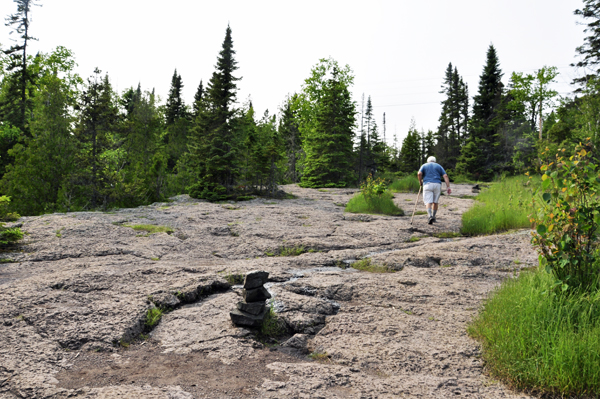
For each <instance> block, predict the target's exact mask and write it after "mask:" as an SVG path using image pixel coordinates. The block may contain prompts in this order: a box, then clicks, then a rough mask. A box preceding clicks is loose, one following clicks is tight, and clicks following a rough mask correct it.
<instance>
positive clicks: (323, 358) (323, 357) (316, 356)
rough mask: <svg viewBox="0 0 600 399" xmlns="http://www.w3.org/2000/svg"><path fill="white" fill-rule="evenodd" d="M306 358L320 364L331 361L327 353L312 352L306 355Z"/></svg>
mask: <svg viewBox="0 0 600 399" xmlns="http://www.w3.org/2000/svg"><path fill="white" fill-rule="evenodd" d="M308 357H309V358H310V359H312V360H314V361H317V362H320V363H325V362H330V361H331V359H330V358H329V355H328V354H327V352H313V353H311V354H310V355H308Z"/></svg>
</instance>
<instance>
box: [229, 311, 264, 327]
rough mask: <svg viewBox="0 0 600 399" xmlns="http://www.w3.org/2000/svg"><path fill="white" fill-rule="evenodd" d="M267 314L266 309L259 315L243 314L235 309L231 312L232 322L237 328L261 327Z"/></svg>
mask: <svg viewBox="0 0 600 399" xmlns="http://www.w3.org/2000/svg"><path fill="white" fill-rule="evenodd" d="M266 314H267V311H266V309H263V311H262V312H261V313H259V314H257V315H254V314H250V313H246V312H242V311H241V310H239V309H233V310H232V311H231V312H229V316H231V321H232V322H233V324H235V325H237V326H247V327H260V326H261V325H262V322H263V320H264V319H265V316H266Z"/></svg>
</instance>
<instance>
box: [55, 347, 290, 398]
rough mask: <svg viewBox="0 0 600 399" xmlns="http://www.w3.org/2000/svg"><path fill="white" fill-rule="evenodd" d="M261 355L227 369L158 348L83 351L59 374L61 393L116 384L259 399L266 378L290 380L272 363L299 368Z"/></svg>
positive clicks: (273, 354)
mask: <svg viewBox="0 0 600 399" xmlns="http://www.w3.org/2000/svg"><path fill="white" fill-rule="evenodd" d="M256 345H257V347H259V348H260V349H259V350H256V351H255V352H254V356H253V357H252V358H249V359H244V360H237V361H234V362H232V363H231V364H224V363H222V362H221V361H219V360H216V359H212V358H209V357H208V356H207V354H206V353H198V352H192V353H187V354H175V353H162V352H161V347H160V343H158V342H156V341H146V342H144V343H143V344H140V343H136V344H133V345H131V346H130V347H129V348H128V349H126V350H119V351H118V352H115V353H97V352H81V353H80V355H79V356H78V358H77V361H76V362H75V364H74V365H73V366H72V367H71V368H70V369H69V370H64V371H61V372H60V373H58V374H57V375H56V378H57V379H58V380H59V381H60V383H59V384H58V387H59V388H66V389H69V390H75V391H76V390H78V389H81V388H85V387H87V388H102V387H108V386H116V385H127V386H129V387H140V388H143V387H144V386H148V385H151V386H156V387H164V386H179V387H181V388H182V389H183V390H184V391H185V392H188V393H190V394H192V395H193V396H194V397H195V398H202V397H228V398H238V397H243V398H251V397H257V396H258V393H257V392H256V390H255V387H256V386H259V385H260V384H262V383H263V381H264V379H265V378H267V379H269V380H271V381H275V382H285V381H287V379H288V378H287V376H285V375H283V374H278V373H276V372H274V371H273V370H270V369H268V368H267V367H266V365H268V364H270V363H273V362H284V363H297V362H299V361H301V360H300V359H298V358H296V357H294V356H291V355H288V354H285V353H282V352H281V351H277V350H271V349H269V348H266V347H262V348H261V345H259V344H256Z"/></svg>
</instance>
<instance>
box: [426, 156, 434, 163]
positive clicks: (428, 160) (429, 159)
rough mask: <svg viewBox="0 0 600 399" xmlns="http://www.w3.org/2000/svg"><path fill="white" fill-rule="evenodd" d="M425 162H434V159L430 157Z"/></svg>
mask: <svg viewBox="0 0 600 399" xmlns="http://www.w3.org/2000/svg"><path fill="white" fill-rule="evenodd" d="M427 162H435V157H433V156H431V157H429V158H427Z"/></svg>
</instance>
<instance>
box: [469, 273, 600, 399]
mask: <svg viewBox="0 0 600 399" xmlns="http://www.w3.org/2000/svg"><path fill="white" fill-rule="evenodd" d="M553 285H554V278H553V277H552V275H551V274H549V273H546V272H545V271H543V270H540V269H535V270H534V271H532V272H521V274H520V275H519V277H518V278H516V279H508V280H506V281H505V282H504V283H503V284H502V286H501V287H500V288H499V289H498V290H497V291H495V292H494V293H493V294H492V295H491V296H490V298H488V299H487V300H486V302H485V304H484V307H483V310H482V312H481V313H480V314H479V316H477V317H476V319H475V320H474V321H473V323H472V324H471V325H470V326H469V328H468V331H469V334H470V335H471V336H473V337H474V338H476V339H477V340H479V341H480V342H481V344H482V348H483V357H484V360H485V362H486V366H487V368H488V369H489V370H490V372H491V373H492V375H493V376H494V377H495V378H498V379H501V380H502V381H504V382H505V383H507V384H509V385H510V386H512V387H514V388H516V389H520V390H525V391H529V392H535V393H538V394H540V395H543V394H554V395H564V397H572V395H575V396H584V397H598V395H600V290H598V289H595V290H593V291H592V292H593V293H592V294H582V293H577V292H576V293H573V294H570V295H563V294H560V295H556V294H554V293H553V292H554V291H553ZM561 397H562V396H561Z"/></svg>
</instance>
